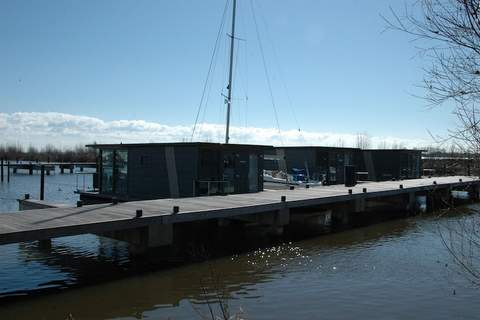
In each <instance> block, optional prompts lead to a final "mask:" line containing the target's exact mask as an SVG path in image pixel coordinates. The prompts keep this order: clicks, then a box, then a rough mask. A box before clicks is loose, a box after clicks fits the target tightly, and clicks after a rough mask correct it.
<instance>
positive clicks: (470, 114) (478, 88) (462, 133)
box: [384, 0, 480, 153]
mask: <svg viewBox="0 0 480 320" xmlns="http://www.w3.org/2000/svg"><path fill="white" fill-rule="evenodd" d="M391 12H392V15H391V17H389V18H385V17H384V19H385V21H386V23H387V25H388V27H389V28H390V29H394V30H400V31H402V32H406V33H408V34H410V35H411V36H412V38H413V40H414V41H415V42H416V44H417V47H418V48H419V50H420V51H419V52H420V53H421V54H422V55H423V57H425V58H426V60H427V61H428V63H429V66H428V67H426V68H424V79H423V82H422V83H421V84H420V86H421V87H422V88H424V89H425V94H424V96H423V98H424V99H426V100H427V101H428V102H429V104H430V105H431V106H437V105H441V104H444V103H446V102H452V103H453V104H454V106H455V107H456V109H455V112H454V113H455V115H456V117H457V119H458V126H457V127H456V128H451V129H450V131H449V135H448V136H447V137H436V138H437V140H439V142H446V141H449V142H451V141H454V143H455V144H457V145H458V146H459V147H461V148H462V149H463V150H466V151H469V152H471V153H478V151H479V148H480V130H479V129H480V127H479V120H480V118H479V110H478V107H477V103H478V102H479V101H480V100H479V99H480V64H479V63H480V0H418V1H415V2H414V3H413V4H412V5H411V6H405V10H404V12H403V13H402V14H400V13H399V12H395V11H394V10H391Z"/></svg>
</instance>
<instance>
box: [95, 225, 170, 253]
mask: <svg viewBox="0 0 480 320" xmlns="http://www.w3.org/2000/svg"><path fill="white" fill-rule="evenodd" d="M99 235H100V236H104V237H107V238H112V239H115V240H119V241H124V242H127V243H128V244H129V251H130V253H131V254H133V255H138V254H143V253H145V252H146V251H147V250H148V248H157V247H164V246H169V245H172V244H173V225H172V224H152V225H149V226H147V227H142V228H135V229H126V230H118V231H112V232H105V233H102V234H99Z"/></svg>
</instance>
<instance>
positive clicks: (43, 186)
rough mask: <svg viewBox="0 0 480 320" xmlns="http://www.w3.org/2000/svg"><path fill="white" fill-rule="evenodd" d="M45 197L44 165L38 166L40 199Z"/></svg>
mask: <svg viewBox="0 0 480 320" xmlns="http://www.w3.org/2000/svg"><path fill="white" fill-rule="evenodd" d="M44 198H45V166H44V165H43V164H42V165H41V166H40V200H44Z"/></svg>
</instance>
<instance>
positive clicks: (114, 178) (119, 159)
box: [100, 149, 128, 194]
mask: <svg viewBox="0 0 480 320" xmlns="http://www.w3.org/2000/svg"><path fill="white" fill-rule="evenodd" d="M127 175H128V151H127V150H108V149H107V150H102V184H101V189H100V191H101V192H102V193H110V194H127V191H128V190H127Z"/></svg>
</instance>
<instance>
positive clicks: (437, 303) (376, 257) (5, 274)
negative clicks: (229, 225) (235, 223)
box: [0, 175, 480, 319]
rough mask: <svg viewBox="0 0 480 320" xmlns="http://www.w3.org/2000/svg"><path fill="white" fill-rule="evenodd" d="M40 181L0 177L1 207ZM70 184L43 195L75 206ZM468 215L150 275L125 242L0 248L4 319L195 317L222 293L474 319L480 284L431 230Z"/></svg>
mask: <svg viewBox="0 0 480 320" xmlns="http://www.w3.org/2000/svg"><path fill="white" fill-rule="evenodd" d="M37 183H38V176H33V177H29V176H14V177H13V179H12V183H11V184H10V185H9V186H6V185H5V184H4V185H3V186H0V198H2V200H1V206H0V208H1V210H0V211H6V210H12V209H16V203H15V201H13V200H12V201H10V200H4V199H6V198H16V197H19V196H21V195H23V194H24V193H28V192H29V193H31V194H32V195H35V194H36V193H35V189H36V188H37V187H36V184H37ZM60 184H61V185H60ZM67 186H69V187H68V188H67ZM73 189H75V177H74V176H70V175H65V176H60V175H55V176H50V177H47V199H50V200H55V201H64V202H70V203H74V202H75V201H76V197H75V196H73V195H72V194H71V191H73ZM476 219H477V216H476V215H468V214H460V215H458V214H457V215H453V216H448V217H447V216H445V217H443V218H440V219H437V218H433V217H415V218H410V219H403V220H396V221H390V222H386V223H381V224H377V225H374V226H370V227H365V228H359V229H354V230H348V231H344V232H340V233H336V234H330V235H324V236H321V237H317V238H313V239H308V240H303V241H297V242H293V243H291V242H286V243H282V244H276V245H270V246H265V247H263V248H262V249H257V250H252V251H250V252H249V253H244V254H239V255H228V256H225V257H223V258H219V259H213V260H210V261H207V262H201V263H192V264H188V265H184V266H180V267H176V268H169V269H164V270H157V271H155V270H153V271H152V269H155V268H150V269H149V270H150V271H149V272H146V271H145V270H146V269H148V268H146V267H145V266H146V265H149V262H148V261H142V262H138V261H132V260H130V258H129V257H128V254H127V250H126V249H127V248H126V246H125V245H123V244H121V243H119V242H115V241H111V240H106V239H103V238H98V237H95V236H89V235H87V236H78V237H66V238H60V239H56V240H54V241H53V245H52V248H51V249H48V248H47V249H45V248H39V247H38V245H36V244H35V243H26V244H15V245H6V246H0V257H1V259H0V295H1V297H2V298H0V319H65V317H66V316H67V315H68V314H72V315H73V316H74V317H75V319H105V318H108V319H140V318H146V319H192V318H194V319H195V318H196V319H202V315H208V310H209V309H208V305H209V304H207V303H206V302H207V301H210V305H211V306H212V308H213V309H214V312H215V313H216V314H219V309H218V304H217V303H216V300H217V298H218V297H219V296H220V297H222V300H225V301H227V303H228V306H229V308H230V310H231V311H232V313H235V312H239V310H242V311H243V314H244V315H245V317H246V318H248V319H317V318H320V319H363V318H369V319H405V318H436V319H452V318H453V319H472V318H480V316H479V315H480V304H479V303H478V302H479V301H480V299H479V298H480V291H479V290H478V289H477V288H478V287H477V286H475V285H474V284H472V283H471V282H470V281H469V280H468V279H467V278H466V277H465V276H464V274H463V273H461V272H459V271H460V270H459V268H458V267H457V266H456V265H455V264H454V263H453V261H452V258H451V256H450V255H449V254H448V252H447V251H446V249H445V247H444V245H443V244H442V242H441V238H440V236H439V233H438V223H439V222H440V223H441V224H442V225H453V226H458V225H459V223H461V222H465V221H466V222H468V223H469V222H470V221H471V220H472V221H477V220H476ZM112 278H115V280H111V279H112ZM100 279H102V280H106V279H110V281H99V280H100ZM79 285H81V286H79ZM60 289H62V290H60ZM50 290H53V291H50ZM35 292H41V294H35ZM25 295H30V296H32V297H30V298H26V299H25V298H23V297H24V296H25ZM12 297H14V298H12ZM15 297H16V298H15ZM1 301H3V303H2V302H1Z"/></svg>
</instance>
